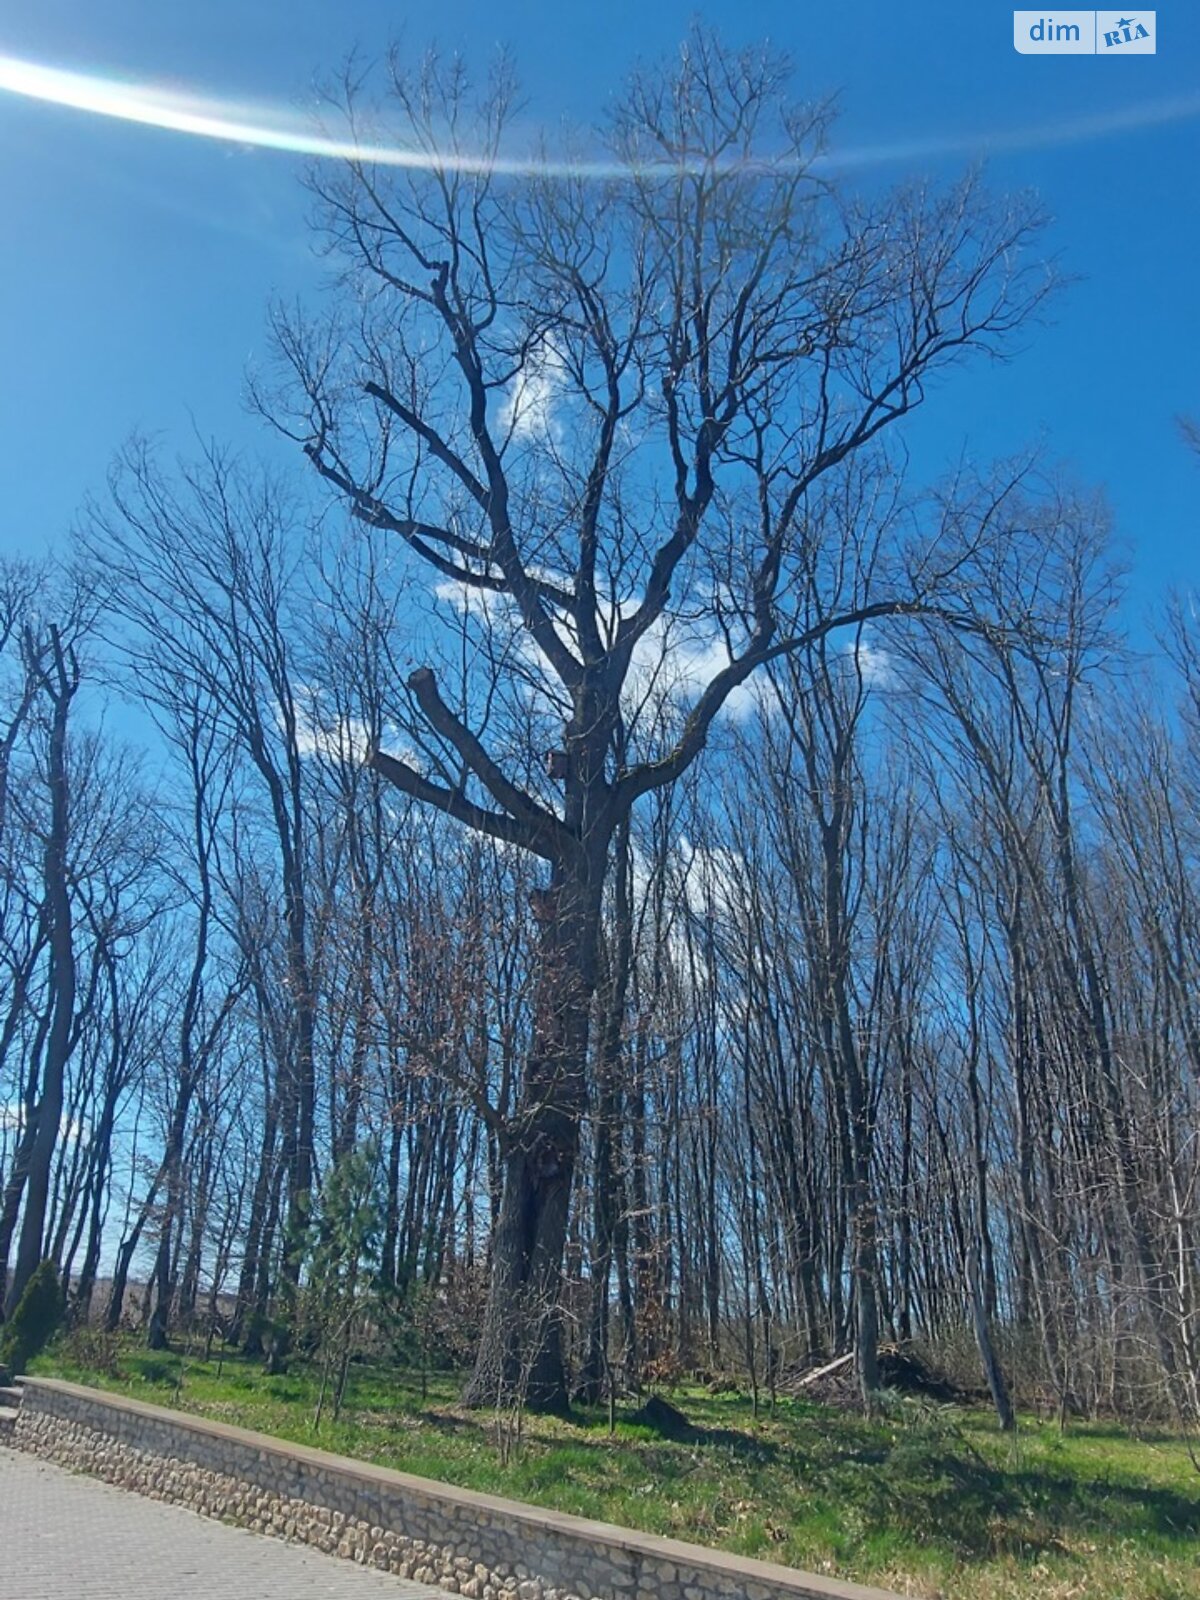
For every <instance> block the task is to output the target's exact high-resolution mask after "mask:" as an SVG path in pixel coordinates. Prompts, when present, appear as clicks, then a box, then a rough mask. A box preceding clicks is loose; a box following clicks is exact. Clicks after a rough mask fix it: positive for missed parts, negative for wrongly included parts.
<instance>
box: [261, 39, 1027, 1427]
mask: <svg viewBox="0 0 1200 1600" xmlns="http://www.w3.org/2000/svg"><path fill="white" fill-rule="evenodd" d="M388 90H389V95H388V101H387V108H388V109H387V114H388V118H389V121H388V123H387V124H386V126H387V127H388V128H389V129H391V130H394V129H395V128H396V125H397V119H398V122H399V127H400V134H401V137H402V138H403V139H404V140H405V141H406V142H409V143H412V144H413V145H414V146H415V147H416V148H418V149H420V150H423V151H424V152H426V153H427V155H428V156H429V158H430V161H429V166H428V168H427V169H425V170H420V171H417V170H412V169H397V168H394V167H388V166H385V165H373V164H372V163H371V162H369V161H368V160H366V159H363V160H356V161H352V162H349V163H347V164H345V165H343V166H341V167H338V168H336V169H328V168H323V169H321V170H319V171H318V172H316V173H315V174H314V176H313V179H312V185H313V189H314V191H315V193H316V196H317V199H318V203H319V209H320V214H321V219H322V224H323V227H324V229H325V232H326V235H327V237H328V240H329V243H330V245H331V247H332V250H333V253H334V256H335V258H336V260H337V262H338V264H339V266H340V268H341V271H342V292H341V293H340V296H339V298H338V299H337V301H336V304H335V306H334V309H333V310H332V312H331V313H330V315H329V316H328V318H327V319H326V320H324V321H320V320H318V321H315V322H314V321H307V320H305V319H303V318H301V317H300V316H293V315H290V314H284V313H280V315H279V316H278V318H277V323H276V327H277V334H278V348H279V351H280V354H281V357H282V359H283V363H284V366H285V369H286V378H285V381H284V382H283V383H281V384H280V385H278V386H277V387H275V388H274V390H273V391H272V392H271V393H269V394H266V398H265V400H264V404H265V405H266V406H267V408H268V409H269V411H270V414H271V415H272V417H273V418H274V420H275V421H276V422H277V423H278V425H279V426H280V427H281V428H282V429H284V430H285V431H286V432H288V433H289V434H290V435H291V436H292V437H294V438H295V439H296V440H297V441H298V442H299V443H300V444H301V445H302V446H303V448H304V450H305V452H306V454H307V456H308V457H309V459H310V460H311V462H312V464H313V466H314V467H315V468H316V470H317V471H318V472H319V473H320V474H321V476H322V477H323V478H324V479H325V480H326V481H327V483H328V484H329V485H330V486H331V487H332V488H333V489H334V490H335V491H336V493H337V494H338V495H339V496H340V497H342V498H343V499H344V501H345V503H346V504H347V505H348V506H349V507H350V508H351V510H352V512H353V514H354V516H356V517H357V518H359V519H361V521H362V522H364V523H366V524H367V525H369V526H370V527H372V528H377V529H379V528H382V529H386V530H390V531H391V532H392V533H393V534H394V535H395V537H396V539H397V540H398V541H399V542H400V543H401V544H402V546H403V547H404V548H405V549H406V550H407V552H408V553H409V554H410V555H411V557H412V560H413V562H414V563H415V564H416V565H417V566H418V567H423V568H424V569H425V571H426V573H427V582H428V583H429V584H430V585H431V586H433V587H434V589H435V590H436V591H437V593H439V594H440V595H441V596H442V597H443V598H446V597H453V598H455V599H456V600H457V604H458V605H459V607H460V609H465V610H466V611H467V613H468V615H469V616H471V617H473V618H474V619H475V621H476V622H477V625H478V627H477V636H478V638H479V640H480V641H481V647H480V648H478V649H477V650H476V651H475V653H474V654H473V655H470V654H469V655H467V657H466V658H465V660H464V659H461V658H460V660H459V662H458V665H457V666H454V665H453V664H452V663H451V662H450V661H448V660H447V661H443V660H442V659H441V658H440V657H439V654H438V647H437V643H436V635H435V634H434V632H433V630H432V629H422V628H421V627H419V626H416V625H414V635H413V642H412V643H411V644H410V645H409V648H410V649H414V650H420V651H421V652H423V654H424V659H422V658H421V656H420V655H418V656H417V657H416V658H415V659H414V661H413V663H412V666H413V670H412V671H411V673H410V674H409V676H408V678H407V691H408V696H409V700H408V704H407V706H406V707H403V708H401V709H402V712H403V715H401V714H400V713H398V715H397V719H396V720H397V722H398V723H402V724H403V726H404V728H405V737H406V740H407V743H408V748H407V749H402V750H395V749H392V750H385V749H377V750H375V751H374V752H373V755H372V761H373V763H374V765H375V767H376V769H377V770H378V771H379V772H380V773H382V774H383V775H384V776H385V777H386V778H388V779H389V780H390V781H391V782H392V783H393V784H395V786H396V787H397V788H398V789H400V790H401V791H403V792H404V793H405V794H406V795H408V796H411V797H413V798H415V799H416V800H419V801H421V802H424V803H425V804H427V805H429V806H432V807H436V808H438V809H439V810H441V811H443V812H444V813H446V814H447V815H448V816H449V817H451V818H454V819H456V820H457V821H459V822H461V823H462V824H463V825H464V826H465V827H467V828H470V829H474V830H477V831H478V832H480V833H483V834H486V835H489V836H490V837H492V838H493V839H496V840H500V841H503V842H504V843H505V844H507V845H510V846H516V847H519V848H520V849H522V850H524V851H529V852H532V853H533V854H534V855H535V856H536V857H539V858H540V859H541V860H542V861H543V862H544V863H545V871H546V878H545V885H544V888H543V889H542V890H541V891H540V892H539V893H538V895H537V905H536V910H537V914H538V916H539V918H540V954H539V968H538V983H537V998H536V1022H535V1029H534V1037H533V1042H532V1046H531V1049H530V1053H529V1057H528V1060H527V1061H526V1063H525V1069H524V1074H523V1079H522V1084H521V1090H520V1095H519V1101H518V1104H517V1107H516V1111H515V1114H514V1115H513V1116H512V1117H511V1118H510V1119H509V1120H508V1123H507V1125H506V1128H505V1130H504V1135H503V1155H504V1171H505V1185H504V1198H503V1204H502V1208H501V1212H500V1217H499V1222H498V1229H497V1234H496V1238H495V1244H494V1252H493V1276H492V1283H491V1295H490V1302H489V1307H488V1311H487V1316H486V1320H485V1327H484V1333H483V1339H482V1342H481V1347H480V1351H479V1357H478V1362H477V1366H476V1370H475V1374H474V1378H473V1380H472V1382H471V1383H470V1385H469V1386H468V1391H467V1393H468V1398H469V1399H471V1400H474V1401H483V1400H485V1399H489V1398H492V1397H494V1396H495V1394H496V1392H497V1389H498V1387H503V1386H505V1385H512V1384H515V1383H518V1382H520V1384H521V1385H522V1387H523V1389H525V1391H526V1392H527V1396H528V1399H529V1401H530V1403H532V1404H534V1405H539V1406H558V1405H561V1404H563V1403H564V1402H565V1399H566V1393H567V1391H566V1384H565V1378H564V1371H563V1359H562V1352H561V1340H560V1324H559V1308H560V1293H559V1277H560V1271H561V1260H562V1252H563V1246H564V1239H565V1234H566V1227H567V1214H568V1205H569V1200H570V1195H571V1188H572V1174H573V1170H574V1167H575V1163H576V1156H577V1151H578V1148H579V1138H580V1124H581V1118H582V1117H583V1115H584V1112H585V1107H586V1106H587V1103H588V1084H587V1081H586V1062H587V1056H588V1040H589V1021H590V1013H591V1009H592V1003H593V998H594V995H595V992H596V988H597V982H598V937H599V929H600V925H601V907H602V899H603V894H604V889H605V885H606V881H607V878H608V873H609V862H610V855H611V846H612V842H613V840H614V838H615V837H616V835H617V833H618V830H619V829H620V828H621V827H622V825H623V823H624V820H625V819H626V818H627V817H628V816H629V814H630V810H631V808H632V807H633V806H634V805H635V803H636V802H637V801H638V800H639V798H640V797H642V796H644V795H646V794H648V793H649V792H650V791H652V790H655V789H659V788H661V787H662V786H664V785H668V784H671V783H672V782H673V781H675V780H676V779H677V778H678V777H679V776H680V775H681V774H682V773H684V772H685V771H686V770H687V769H688V767H689V765H690V764H691V763H692V762H693V761H694V760H695V758H696V757H697V756H698V755H699V753H700V751H701V750H702V748H703V746H704V744H705V741H706V737H707V735H708V733H709V731H710V729H711V728H712V726H713V723H714V720H715V719H716V718H717V717H718V716H719V714H720V713H721V711H722V708H723V707H724V706H725V705H726V703H727V702H728V700H729V697H730V696H731V695H732V694H734V693H735V691H738V690H740V689H741V687H742V686H743V685H744V684H746V681H747V680H748V679H749V678H750V677H751V674H752V673H754V672H755V670H756V669H757V668H759V667H760V666H762V665H764V664H765V663H767V662H769V661H771V660H772V659H775V658H778V657H780V656H783V655H786V654H788V653H790V652H793V651H796V650H798V649H800V648H801V647H808V646H810V645H812V644H813V643H814V642H816V641H817V640H819V639H821V638H823V637H826V636H828V635H830V634H833V633H835V632H836V631H837V630H839V629H844V628H847V627H852V626H857V625H861V624H862V623H864V622H867V621H870V620H872V619H883V618H886V617H889V616H896V615H900V616H903V615H907V614H912V613H914V612H917V611H920V612H925V613H941V614H945V615H947V616H949V617H951V618H952V619H953V620H954V621H956V622H959V623H962V622H964V621H966V620H969V616H970V609H971V607H970V599H969V593H968V589H969V584H968V583H967V581H966V576H965V574H966V572H967V570H968V568H969V565H970V562H971V560H972V559H973V557H974V555H975V554H976V553H977V550H978V547H979V543H980V541H981V540H984V539H986V538H987V537H989V529H988V523H987V519H986V517H985V518H984V519H983V520H982V522H981V523H974V524H972V525H971V526H967V525H966V524H965V522H963V523H959V524H955V525H954V526H953V527H950V528H948V527H947V526H946V525H945V524H943V525H942V527H941V528H940V530H939V533H938V536H937V537H932V538H927V539H924V540H922V539H921V538H920V537H919V536H918V535H917V534H916V533H914V534H913V535H912V536H911V537H905V536H902V535H894V534H892V533H889V535H888V536H887V537H886V538H879V537H875V536H874V535H873V532H872V530H866V531H864V532H863V536H862V537H861V538H860V537H858V536H857V533H856V531H855V530H853V529H851V530H846V529H845V528H844V527H843V526H842V525H841V523H840V522H839V521H838V520H837V519H836V518H829V517H825V516H820V515H814V505H815V503H816V502H817V501H818V499H819V498H820V495H821V493H822V492H823V486H824V485H826V484H829V483H832V482H834V481H835V480H836V479H837V478H838V477H839V475H841V474H843V473H845V472H846V471H847V470H848V468H849V465H850V463H851V462H852V460H853V459H854V458H855V457H857V456H859V455H861V454H862V453H864V452H868V451H870V450H871V449H872V447H873V442H874V441H876V440H878V439H879V436H880V435H882V434H883V433H884V432H885V430H887V429H889V428H891V427H892V426H893V424H895V423H897V422H899V421H900V420H901V419H902V418H903V417H904V416H905V415H906V414H907V413H909V412H910V411H911V410H913V408H914V407H915V406H917V405H918V404H920V403H921V402H922V401H923V400H924V398H925V396H926V393H927V391H928V390H929V388H930V387H931V385H932V384H933V383H934V381H935V380H936V378H937V377H938V375H940V374H942V373H944V372H945V371H947V369H949V368H950V367H952V366H953V365H955V364H956V363H957V362H958V361H959V360H960V359H961V358H962V357H964V356H965V355H967V354H968V353H970V352H973V351H974V352H988V353H996V352H998V351H1000V350H1001V349H1002V348H1003V347H1004V345H1005V342H1006V340H1007V338H1008V336H1009V335H1010V334H1011V333H1012V332H1013V330H1014V329H1016V328H1018V327H1021V326H1022V325H1023V324H1025V323H1026V321H1027V320H1028V319H1029V317H1030V315H1031V314H1032V313H1033V312H1034V311H1035V310H1036V308H1037V306H1038V305H1039V303H1040V301H1041V299H1042V296H1043V294H1044V293H1045V291H1046V288H1047V283H1048V279H1047V275H1046V274H1045V272H1044V271H1043V270H1041V269H1040V268H1038V267H1037V266H1036V264H1030V263H1029V261H1028V260H1027V248H1028V246H1029V245H1030V242H1031V239H1032V238H1033V236H1034V235H1035V233H1036V230H1037V222H1038V219H1037V217H1036V216H1035V215H1034V214H1033V212H1032V211H1031V209H1030V208H1029V207H1028V206H1027V205H1025V204H1023V203H1016V204H1014V203H1009V202H1005V201H1001V202H994V201H992V200H989V199H988V198H987V197H986V196H985V195H984V194H983V193H982V192H981V191H980V189H979V188H978V186H977V185H976V183H975V182H974V181H965V182H962V183H960V184H957V185H955V186H952V187H950V188H948V189H946V190H944V191H935V190H932V189H927V188H923V187H920V186H915V187H914V186H909V187H905V188H903V189H899V190H896V191H894V192H890V193H886V194H881V195H880V194H872V195H859V194H854V193H851V192H849V191H848V190H846V189H844V188H842V187H840V186H839V185H838V184H837V183H835V182H834V181H833V178H832V176H831V167H830V164H829V163H828V160H827V158H826V155H825V141H826V134H827V129H828V122H829V117H828V112H827V110H826V108H825V107H823V106H812V105H806V104H802V103H798V102H797V101H795V100H794V99H792V98H791V96H790V89H789V72H788V68H787V64H786V63H785V62H784V61H783V60H781V59H780V58H779V57H777V56H776V55H775V54H774V53H772V52H771V51H770V50H768V49H751V50H745V51H731V50H727V49H725V48H723V47H722V46H721V45H720V44H719V43H718V42H716V41H715V40H714V39H713V38H711V37H710V36H709V35H707V34H705V33H703V32H696V33H694V34H693V35H692V36H691V37H690V38H689V40H688V41H687V43H686V45H685V47H684V49H683V51H682V54H681V56H680V59H679V61H678V63H677V64H676V65H675V66H674V67H673V68H671V69H669V70H663V71H648V72H645V73H639V74H637V75H635V76H634V77H633V78H632V80H631V81H630V83H629V85H628V86H627V88H626V90H625V92H624V94H623V95H622V96H621V98H620V99H619V100H618V101H617V103H616V105H615V109H614V110H613V112H612V114H611V116H610V118H609V120H608V122H607V124H606V126H605V128H604V129H603V130H602V132H601V133H600V134H599V135H598V136H597V137H598V138H599V139H600V141H601V142H602V144H603V147H604V151H605V155H604V158H603V161H602V162H600V163H593V164H592V165H590V166H587V165H582V166H580V167H579V169H578V170H577V171H570V170H566V171H564V170H561V169H558V168H556V169H554V170H548V171H545V172H543V173H542V174H541V175H538V174H537V173H536V172H534V173H533V175H527V176H525V177H523V178H519V179H518V178H514V177H512V176H511V175H510V173H509V171H508V169H507V168H506V167H505V166H504V164H503V163H502V162H499V161H498V158H499V157H500V155H501V152H502V149H505V150H506V149H508V148H509V147H508V145H507V144H506V143H505V141H506V140H507V139H508V138H509V137H510V135H509V131H508V130H509V124H510V119H511V114H512V111H513V108H514V105H515V100H514V89H513V85H512V82H511V79H510V77H509V76H508V75H507V73H506V72H504V71H500V72H499V73H497V74H496V75H495V76H494V77H493V78H492V80H491V81H490V83H489V84H488V86H487V88H486V89H485V91H484V92H483V93H482V95H481V96H480V97H478V98H476V97H475V96H474V92H473V90H472V88H471V85H470V83H469V80H468V76H467V74H466V72H465V71H464V69H463V68H462V67H461V66H460V65H459V64H458V63H450V64H447V63H444V62H442V61H439V60H438V59H435V58H431V59H428V60H426V61H425V62H424V63H423V64H422V65H421V66H420V67H419V68H418V69H417V70H416V71H415V72H412V73H409V72H407V71H406V70H404V69H403V68H402V66H401V64H400V63H399V61H398V60H395V61H393V63H392V71H391V75H390V80H389V83H388ZM341 109H342V111H343V112H344V113H345V115H346V116H347V117H348V118H349V119H350V121H351V124H352V126H353V129H354V131H355V133H356V134H358V135H359V136H361V137H362V138H363V139H364V141H365V140H366V139H367V138H368V137H370V138H373V139H374V138H378V137H379V136H380V128H379V126H378V125H376V124H375V123H374V122H373V121H372V117H373V113H372V112H370V111H368V110H365V109H364V104H363V98H362V96H361V95H360V94H359V92H358V90H357V89H356V88H353V87H349V86H348V87H347V91H346V93H345V95H344V96H343V97H342V100H341ZM264 393H265V391H264ZM485 636H486V639H487V641H488V648H486V649H485V648H482V641H483V640H484V638H485ZM498 639H499V640H500V641H501V642H500V643H499V644H497V640H498ZM664 692H665V693H669V694H670V695H671V696H672V697H673V699H674V702H675V703H676V704H677V705H679V706H681V707H682V708H683V710H684V712H685V713H686V714H685V715H683V716H682V717H681V718H678V719H675V720H672V719H665V720H664V719H662V718H650V719H648V718H646V717H645V716H644V715H642V713H643V712H644V708H645V704H646V702H647V700H648V699H649V698H651V697H653V696H655V695H662V694H663V693H664ZM663 729H669V730H671V731H670V733H669V736H668V735H667V734H664V733H663V732H662V730H663ZM654 730H658V731H657V732H655V731H654ZM539 744H540V745H541V746H542V749H541V750H538V745H539ZM535 757H536V759H535ZM543 762H544V764H543Z"/></svg>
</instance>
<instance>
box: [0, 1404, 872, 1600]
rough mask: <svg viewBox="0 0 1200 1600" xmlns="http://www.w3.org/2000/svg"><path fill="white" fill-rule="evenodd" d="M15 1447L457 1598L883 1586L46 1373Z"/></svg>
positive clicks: (851, 1591)
mask: <svg viewBox="0 0 1200 1600" xmlns="http://www.w3.org/2000/svg"><path fill="white" fill-rule="evenodd" d="M23 1381H24V1384H25V1394H24V1399H23V1401H22V1404H21V1410H20V1414H19V1416H18V1418H17V1422H16V1427H15V1429H14V1431H13V1436H12V1441H11V1442H12V1443H13V1444H14V1445H16V1446H17V1447H18V1448H19V1449H22V1450H27V1451H29V1452H31V1453H32V1454H34V1455H39V1456H44V1457H45V1458H46V1459H48V1460H51V1461H55V1462H58V1463H59V1464H60V1465H62V1466H66V1467H70V1468H72V1469H74V1470H77V1471H81V1472H88V1473H91V1474H92V1475H93V1476H95V1477H98V1478H103V1479H105V1480H106V1481H107V1482H109V1483H115V1484H118V1485H120V1486H121V1487H123V1488H127V1489H133V1490H136V1491H137V1492H138V1493H140V1494H145V1495H149V1496H150V1498H151V1499H154V1500H168V1501H171V1502H173V1503H174V1504H177V1505H184V1506H189V1507H190V1508H191V1509H192V1510H194V1511H199V1512H202V1513H203V1514H204V1515H206V1516H211V1517H219V1518H220V1519H222V1520H223V1521H226V1522H233V1523H236V1524H237V1525H239V1526H240V1527H244V1528H249V1529H252V1530H253V1531H254V1532H257V1533H269V1534H274V1535H275V1536H276V1537H278V1538H284V1539H293V1540H299V1541H302V1542H304V1543H306V1544H311V1545H315V1546H316V1547H317V1548H318V1549H320V1550H324V1551H327V1552H329V1553H330V1554H333V1555H339V1556H344V1557H346V1558H348V1559H350V1560H354V1561H358V1562H360V1563H362V1564H364V1565H367V1566H374V1567H381V1568H383V1569H384V1570H385V1571H388V1572H394V1573H396V1574H397V1575H398V1576H400V1577H404V1578H413V1579H416V1580H417V1581H418V1582H423V1583H431V1584H435V1585H436V1586H438V1587H439V1588H442V1589H445V1590H446V1591H448V1592H449V1593H451V1594H458V1595H464V1596H467V1597H469V1600H895V1597H894V1596H889V1595H886V1594H885V1593H884V1592H883V1591H882V1590H879V1589H867V1588H863V1587H861V1586H859V1585H855V1584H846V1583H840V1582H838V1581H837V1580H835V1579H827V1578H819V1577H813V1576H810V1575H808V1574H807V1573H802V1572H796V1571H793V1570H792V1569H790V1568H787V1567H780V1566H776V1565H774V1564H772V1563H769V1562H764V1561H752V1560H748V1559H745V1558H741V1557H737V1556H731V1555H726V1554H725V1553H723V1552H722V1551H715V1550H704V1549H702V1548H700V1547H699V1546H696V1545H689V1544H683V1543H681V1542H679V1541H678V1540H674V1539H659V1538H656V1537H654V1536H653V1535H651V1534H641V1533H634V1532H632V1531H630V1530H627V1529H624V1528H616V1527H610V1526H609V1525H608V1524H606V1523H601V1522H589V1521H587V1520H585V1519H584V1518H582V1517H573V1516H568V1515H566V1514H565V1513H561V1512H555V1511H544V1510H542V1509H541V1508H539V1507H536V1506H527V1505H522V1504H520V1503H518V1502H516V1501H511V1500H501V1499H499V1498H497V1497H494V1496H492V1495H483V1494H476V1493H474V1492H472V1491H471V1490H467V1489H455V1488H451V1487H449V1486H447V1485H444V1484H439V1483H434V1482H431V1481H430V1480H428V1479H425V1478H415V1477H411V1476H409V1475H408V1474H406V1473H400V1472H392V1471H390V1470H388V1469H387V1468H386V1467H376V1466H371V1465H369V1464H367V1463H365V1462H358V1461H349V1460H346V1459H344V1458H342V1457H340V1456H333V1455H329V1454H327V1453H326V1452H325V1451H323V1450H313V1449H310V1448H308V1447H307V1446H305V1445H298V1444H291V1443H289V1442H287V1441H284V1440H281V1439H272V1438H269V1437H267V1436H266V1435H264V1434H258V1433H250V1432H248V1431H247V1430H246V1429H243V1428H234V1427H230V1426H228V1425H226V1424H224V1423H217V1422H209V1421H206V1420H203V1419H201V1418H198V1417H192V1416H189V1415H187V1414H186V1413H182V1412H175V1411H167V1410H164V1409H163V1408H162V1407H159V1406H151V1405H146V1404H144V1403H143V1402H142V1401H139V1400H130V1399H127V1398H126V1397H125V1396H123V1395H115V1394H107V1393H105V1392H103V1391H101V1390H97V1389H85V1388H82V1387H80V1386H79V1385H77V1384H70V1383H63V1382H60V1381H59V1380H57V1379H51V1378H26V1379H24V1380H23Z"/></svg>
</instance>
